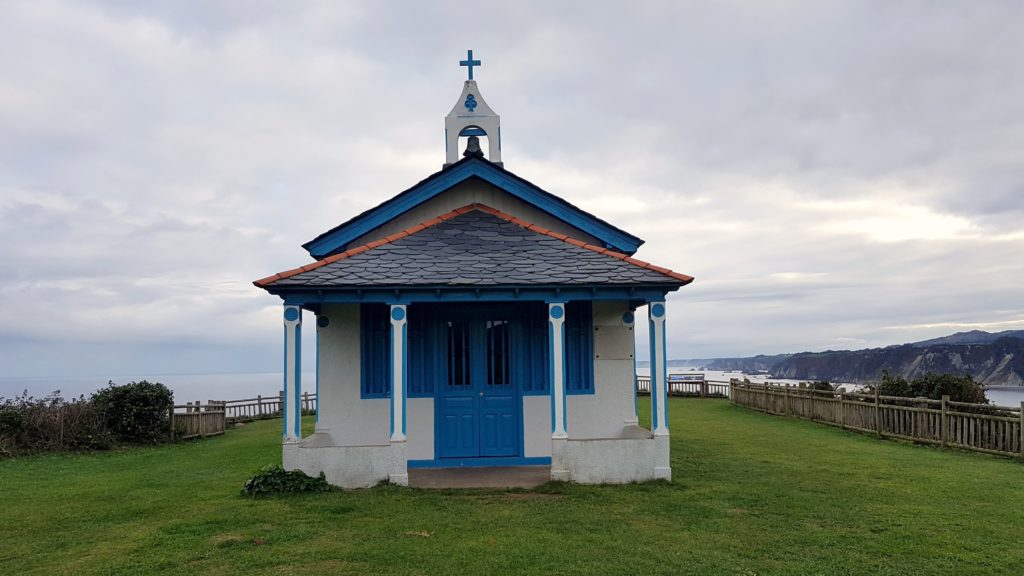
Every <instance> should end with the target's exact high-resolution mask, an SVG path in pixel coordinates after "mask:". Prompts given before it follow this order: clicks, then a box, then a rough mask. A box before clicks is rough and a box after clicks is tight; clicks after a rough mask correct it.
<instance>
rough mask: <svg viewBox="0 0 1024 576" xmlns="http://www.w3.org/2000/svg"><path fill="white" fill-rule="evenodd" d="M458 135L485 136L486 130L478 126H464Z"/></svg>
mask: <svg viewBox="0 0 1024 576" xmlns="http://www.w3.org/2000/svg"><path fill="white" fill-rule="evenodd" d="M459 136H487V132H484V129H483V128H480V127H479V126H466V127H465V128H463V129H462V130H460V131H459Z"/></svg>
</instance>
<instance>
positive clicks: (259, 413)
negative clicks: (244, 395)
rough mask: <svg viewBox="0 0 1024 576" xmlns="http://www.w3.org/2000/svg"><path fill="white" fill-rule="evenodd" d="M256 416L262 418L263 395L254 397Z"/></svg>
mask: <svg viewBox="0 0 1024 576" xmlns="http://www.w3.org/2000/svg"><path fill="white" fill-rule="evenodd" d="M256 415H257V416H263V395H262V394H257V395H256Z"/></svg>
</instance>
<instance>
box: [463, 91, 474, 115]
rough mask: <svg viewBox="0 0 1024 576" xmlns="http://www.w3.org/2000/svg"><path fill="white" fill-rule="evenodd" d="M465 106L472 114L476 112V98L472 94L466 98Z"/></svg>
mask: <svg viewBox="0 0 1024 576" xmlns="http://www.w3.org/2000/svg"><path fill="white" fill-rule="evenodd" d="M465 106H466V108H468V109H469V111H470V112H472V111H473V110H476V96H473V95H472V94H470V95H468V96H466V102H465Z"/></svg>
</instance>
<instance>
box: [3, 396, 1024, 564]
mask: <svg viewBox="0 0 1024 576" xmlns="http://www.w3.org/2000/svg"><path fill="white" fill-rule="evenodd" d="M670 403H671V404H670V411H671V425H672V434H673V437H672V466H673V474H674V476H675V480H674V481H673V482H672V483H671V484H667V483H649V484H642V485H631V486H620V487H611V486H573V485H560V484H549V485H547V486H545V487H543V488H541V489H539V490H536V491H533V492H523V491H495V490H488V491H484V490H479V491H418V490H411V489H405V488H397V487H390V486H382V487H378V488H374V489H371V490H359V491H353V492H336V493H329V494H309V495H295V496H285V497H274V498H269V499H262V500H250V499H245V498H242V497H241V496H239V494H238V491H239V489H240V488H241V486H242V484H243V483H244V482H245V480H246V479H247V478H248V477H249V476H250V475H251V474H252V473H253V472H254V471H256V470H257V469H258V468H259V467H260V466H262V465H264V464H267V463H272V462H278V461H279V460H280V452H281V450H280V445H279V443H278V442H279V438H280V426H281V423H280V421H279V420H274V421H265V422H259V423H255V424H251V425H248V426H245V427H243V428H241V429H238V430H233V431H229V432H228V434H226V435H225V436H221V437H217V438H211V439H207V440H204V441H196V442H190V443H184V444H180V445H175V446H166V447H158V448H141V449H130V450H123V451H117V452H112V453H103V454H90V455H58V456H36V457H30V458H23V459H18V460H12V461H4V462H0V574H5V575H6V574H12V575H13V574H47V575H50V574H154V573H170V574H217V575H230V574H273V575H281V574H315V575H317V576H325V575H327V574H502V575H504V574H538V573H544V574H645V575H653V574H829V575H838V574H1024V465H1021V464H1020V463H1018V462H1014V461H1011V460H1005V459H998V458H993V457H988V456H984V455H976V454H967V453H956V452H944V451H941V450H938V449H933V448H926V447H920V446H912V445H909V444H903V443H897V442H889V441H879V440H876V439H874V438H872V437H869V436H862V435H856V434H852V433H846V432H843V431H840V430H836V429H834V428H830V427H826V426H821V425H817V424H813V423H808V422H801V421H793V420H787V419H784V418H781V417H773V416H765V415H762V414H759V413H755V412H750V411H747V410H744V409H741V408H734V407H731V406H730V405H729V404H728V403H727V402H725V401H720V400H703V401H702V400H685V399H672V400H671V401H670ZM306 424H307V426H308V425H309V424H310V423H309V422H306Z"/></svg>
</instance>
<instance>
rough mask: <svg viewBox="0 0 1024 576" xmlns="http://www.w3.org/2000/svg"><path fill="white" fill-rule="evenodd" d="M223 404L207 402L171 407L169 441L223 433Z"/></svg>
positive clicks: (217, 401) (212, 401)
mask: <svg viewBox="0 0 1024 576" xmlns="http://www.w3.org/2000/svg"><path fill="white" fill-rule="evenodd" d="M224 414H225V411H224V402H223V401H220V400H208V401H207V403H206V404H205V405H203V404H201V403H200V402H199V401H196V402H194V403H193V402H188V403H186V404H181V405H178V406H172V407H171V410H170V426H171V441H174V440H187V439H189V438H197V437H206V436H216V435H218V434H223V433H224V428H225V418H224Z"/></svg>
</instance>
